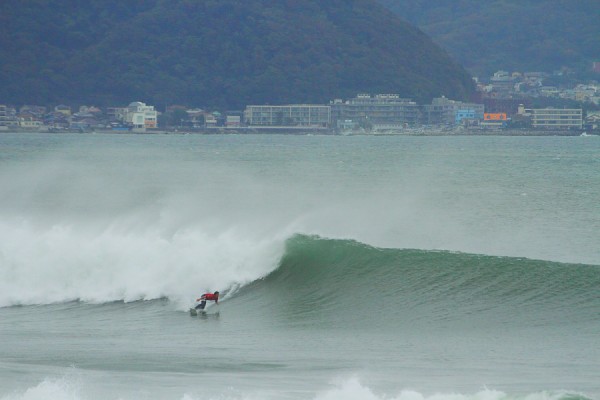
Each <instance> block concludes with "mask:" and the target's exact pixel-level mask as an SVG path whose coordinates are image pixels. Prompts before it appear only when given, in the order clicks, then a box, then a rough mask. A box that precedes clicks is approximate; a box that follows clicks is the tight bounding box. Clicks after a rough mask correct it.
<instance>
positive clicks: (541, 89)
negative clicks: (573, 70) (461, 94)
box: [0, 63, 600, 134]
mask: <svg viewBox="0 0 600 400" xmlns="http://www.w3.org/2000/svg"><path fill="white" fill-rule="evenodd" d="M594 68H596V69H598V70H599V71H598V72H600V63H594ZM554 76H557V73H555V74H554ZM558 76H560V75H558ZM551 77H552V75H551V74H546V73H541V72H525V73H519V72H513V73H508V72H506V71H498V72H496V73H494V74H493V76H491V77H489V79H486V80H479V79H477V78H474V80H475V82H476V84H477V90H478V98H479V101H475V102H462V101H457V100H452V99H449V98H446V97H444V96H441V97H438V98H434V99H433V100H432V101H431V103H430V104H417V103H416V102H415V101H413V100H411V99H408V98H402V97H401V96H400V95H399V94H357V95H356V96H355V97H354V98H350V99H333V100H331V101H330V102H329V104H286V105H248V106H246V108H245V109H244V110H241V111H224V110H218V111H215V110H206V109H202V108H190V107H185V106H180V105H172V106H167V107H165V108H164V110H162V111H159V110H157V109H156V106H153V105H148V104H145V103H143V102H141V101H133V102H131V103H130V104H129V105H127V106H125V107H106V108H99V107H96V106H87V105H83V106H80V107H78V108H76V109H74V108H72V107H71V106H68V105H57V106H55V107H53V108H51V109H48V108H47V107H44V106H37V105H23V106H21V107H19V108H18V109H17V108H16V107H12V106H9V105H3V104H0V130H4V131H42V132H52V133H56V132H130V131H131V132H138V133H144V132H146V133H151V132H167V131H189V132H204V133H215V132H233V131H236V132H257V133H265V132H285V133H291V132H304V131H311V132H318V133H327V134H336V133H338V134H357V133H389V134H392V133H394V134H402V133H408V134H410V133H415V132H423V131H424V130H425V129H428V130H429V131H431V132H437V133H443V132H447V133H452V132H460V131H468V132H469V133H475V134H476V133H489V132H492V133H499V134H500V133H502V131H503V130H504V131H506V130H511V131H513V130H515V129H528V130H531V131H533V132H534V133H535V131H540V130H541V131H549V132H556V131H560V132H561V133H562V134H576V133H577V132H581V131H582V130H589V131H594V130H598V129H600V128H599V125H600V112H599V111H596V110H598V108H599V107H598V106H599V105H600V84H598V83H597V82H596V81H591V82H588V83H577V84H575V85H574V86H572V87H564V86H563V87H557V86H549V85H545V82H546V81H547V80H549V79H548V78H551ZM539 99H542V100H544V99H545V100H552V99H555V100H559V101H565V100H570V101H572V102H577V104H585V105H587V106H589V107H588V108H589V110H586V111H585V112H584V109H583V108H581V107H564V106H563V107H537V108H536V107H533V106H532V104H534V103H535V102H536V101H538V100H539Z"/></svg>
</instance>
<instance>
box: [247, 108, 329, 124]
mask: <svg viewBox="0 0 600 400" xmlns="http://www.w3.org/2000/svg"><path fill="white" fill-rule="evenodd" d="M244 121H245V122H246V124H247V125H248V126H254V127H285V128H313V129H314V128H328V127H329V126H330V124H331V107H330V106H325V105H315V104H290V105H284V106H247V107H246V110H245V111H244Z"/></svg>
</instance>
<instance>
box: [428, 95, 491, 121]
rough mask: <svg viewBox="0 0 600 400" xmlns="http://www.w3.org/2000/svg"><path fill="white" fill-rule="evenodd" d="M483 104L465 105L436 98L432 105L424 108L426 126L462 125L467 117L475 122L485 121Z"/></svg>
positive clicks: (460, 102)
mask: <svg viewBox="0 0 600 400" xmlns="http://www.w3.org/2000/svg"><path fill="white" fill-rule="evenodd" d="M483 111H484V106H483V104H476V103H463V102H462V101H457V100H450V99H448V98H446V97H444V96H442V97H438V98H435V99H433V100H432V101H431V104H428V105H425V106H423V123H424V124H425V125H453V124H458V123H461V122H462V120H463V119H464V118H466V116H467V115H468V116H470V117H468V118H470V119H474V120H482V119H483Z"/></svg>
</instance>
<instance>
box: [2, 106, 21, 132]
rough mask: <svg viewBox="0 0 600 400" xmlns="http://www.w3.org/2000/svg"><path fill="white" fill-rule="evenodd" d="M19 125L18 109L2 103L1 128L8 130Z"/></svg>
mask: <svg viewBox="0 0 600 400" xmlns="http://www.w3.org/2000/svg"><path fill="white" fill-rule="evenodd" d="M17 126H19V120H18V119H17V117H16V110H15V109H14V108H12V107H8V106H6V105H3V104H0V130H2V131H6V130H9V129H11V128H16V127H17Z"/></svg>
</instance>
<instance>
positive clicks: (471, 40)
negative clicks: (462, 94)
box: [379, 0, 600, 75]
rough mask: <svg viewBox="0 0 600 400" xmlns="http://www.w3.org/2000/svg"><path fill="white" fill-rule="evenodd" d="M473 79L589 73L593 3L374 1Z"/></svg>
mask: <svg viewBox="0 0 600 400" xmlns="http://www.w3.org/2000/svg"><path fill="white" fill-rule="evenodd" d="M379 1H380V2H381V3H382V4H384V5H385V6H387V7H388V8H389V9H391V10H392V11H394V12H395V13H397V14H398V15H400V16H401V17H403V18H405V19H406V20H407V21H409V22H411V23H413V24H415V25H417V26H418V27H420V28H421V29H422V30H423V31H424V32H426V33H427V34H429V35H431V37H432V38H433V39H434V40H435V41H436V42H437V43H439V44H440V45H441V46H442V47H444V48H445V49H446V50H448V52H450V54H452V55H453V56H454V57H455V58H456V59H457V60H458V61H459V62H460V63H461V64H462V65H463V66H464V67H465V68H467V69H468V70H469V71H471V72H473V73H474V74H478V75H480V74H484V75H489V74H490V73H492V72H494V71H496V70H498V69H504V70H509V71H515V70H516V71H548V72H549V71H552V70H556V69H559V68H561V67H563V66H567V67H570V68H575V69H579V70H585V69H589V68H590V65H591V61H600V1H598V0H575V1H571V0H485V1H480V0H460V1H457V0H436V1H420V0H379Z"/></svg>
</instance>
